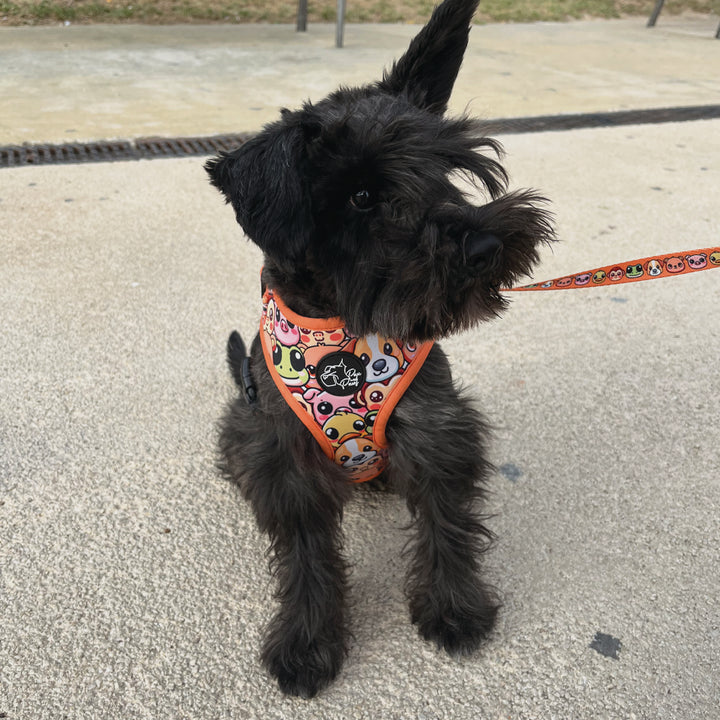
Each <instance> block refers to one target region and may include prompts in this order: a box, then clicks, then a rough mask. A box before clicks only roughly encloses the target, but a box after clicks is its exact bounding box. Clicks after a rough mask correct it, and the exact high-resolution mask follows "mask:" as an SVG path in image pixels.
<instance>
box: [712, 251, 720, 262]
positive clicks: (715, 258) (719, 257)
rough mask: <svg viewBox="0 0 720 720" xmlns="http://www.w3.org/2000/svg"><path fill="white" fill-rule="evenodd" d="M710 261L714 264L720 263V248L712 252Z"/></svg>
mask: <svg viewBox="0 0 720 720" xmlns="http://www.w3.org/2000/svg"><path fill="white" fill-rule="evenodd" d="M710 262H711V263H712V264H713V265H720V250H715V251H713V252H711V253H710Z"/></svg>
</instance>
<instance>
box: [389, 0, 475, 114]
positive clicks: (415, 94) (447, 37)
mask: <svg viewBox="0 0 720 720" xmlns="http://www.w3.org/2000/svg"><path fill="white" fill-rule="evenodd" d="M478 1H479V0H445V2H443V3H442V4H441V5H438V7H436V8H435V11H434V12H433V14H432V17H431V18H430V20H429V21H428V24H427V25H426V26H425V27H424V28H423V29H422V30H421V31H420V32H419V33H418V34H417V35H416V36H415V38H414V39H413V40H412V42H411V43H410V47H409V48H408V50H407V52H406V53H405V54H404V55H403V56H402V57H401V58H400V59H399V60H398V61H397V62H395V63H393V66H392V68H391V70H390V72H385V73H384V74H383V79H382V80H381V81H380V83H379V84H378V85H379V87H380V88H381V89H382V90H385V91H387V92H391V93H393V94H395V95H400V94H406V95H407V96H408V98H409V99H410V101H411V102H412V103H413V104H414V105H416V106H418V107H420V108H423V109H425V110H429V111H430V112H434V113H438V114H440V115H441V114H442V113H444V112H445V110H446V109H447V102H448V100H449V98H450V93H451V92H452V89H453V85H454V84H455V78H456V77H457V74H458V71H459V70H460V65H461V64H462V60H463V55H464V54H465V48H466V47H467V43H468V35H469V33H470V21H471V19H472V16H473V14H474V13H475V9H476V8H477V6H478Z"/></svg>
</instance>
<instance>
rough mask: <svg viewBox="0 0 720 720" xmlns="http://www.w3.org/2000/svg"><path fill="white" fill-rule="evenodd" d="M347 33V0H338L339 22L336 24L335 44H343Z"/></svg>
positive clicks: (340, 45) (337, 45)
mask: <svg viewBox="0 0 720 720" xmlns="http://www.w3.org/2000/svg"><path fill="white" fill-rule="evenodd" d="M344 33H345V0H337V22H336V24H335V46H336V47H339V48H341V47H342V46H343V35H344Z"/></svg>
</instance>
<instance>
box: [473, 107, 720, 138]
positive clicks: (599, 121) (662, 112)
mask: <svg viewBox="0 0 720 720" xmlns="http://www.w3.org/2000/svg"><path fill="white" fill-rule="evenodd" d="M717 118H720V105H691V106H686V107H671V108H650V109H647V110H619V111H615V112H598V113H578V114H568V115H538V116H534V117H521V118H504V119H498V120H489V121H488V123H487V125H488V128H489V132H493V133H497V134H498V135H511V134H516V133H536V132H548V131H561V130H579V129H582V128H600V127H620V126H622V125H653V124H658V123H668V122H689V121H691V120H714V119H717Z"/></svg>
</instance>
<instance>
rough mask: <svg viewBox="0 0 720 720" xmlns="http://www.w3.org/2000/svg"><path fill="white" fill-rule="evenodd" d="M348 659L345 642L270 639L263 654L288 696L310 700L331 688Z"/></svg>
mask: <svg viewBox="0 0 720 720" xmlns="http://www.w3.org/2000/svg"><path fill="white" fill-rule="evenodd" d="M344 657H345V644H344V642H343V640H342V638H336V639H315V640H313V641H312V642H310V643H304V642H303V641H302V640H300V639H297V638H295V639H291V638H288V637H285V638H273V637H270V638H268V641H267V643H266V645H265V651H264V652H263V661H264V663H265V667H267V669H268V670H269V672H270V674H271V675H273V676H274V677H275V678H276V679H277V682H278V686H279V687H280V690H282V691H283V692H284V693H285V694H286V695H296V696H298V697H301V698H305V699H306V700H309V699H310V698H312V697H315V695H317V694H318V692H320V691H321V690H322V689H323V688H325V687H326V686H327V685H329V684H330V683H331V682H332V681H333V680H334V679H335V677H336V676H337V674H338V673H339V672H340V668H341V667H342V663H343V659H344Z"/></svg>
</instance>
